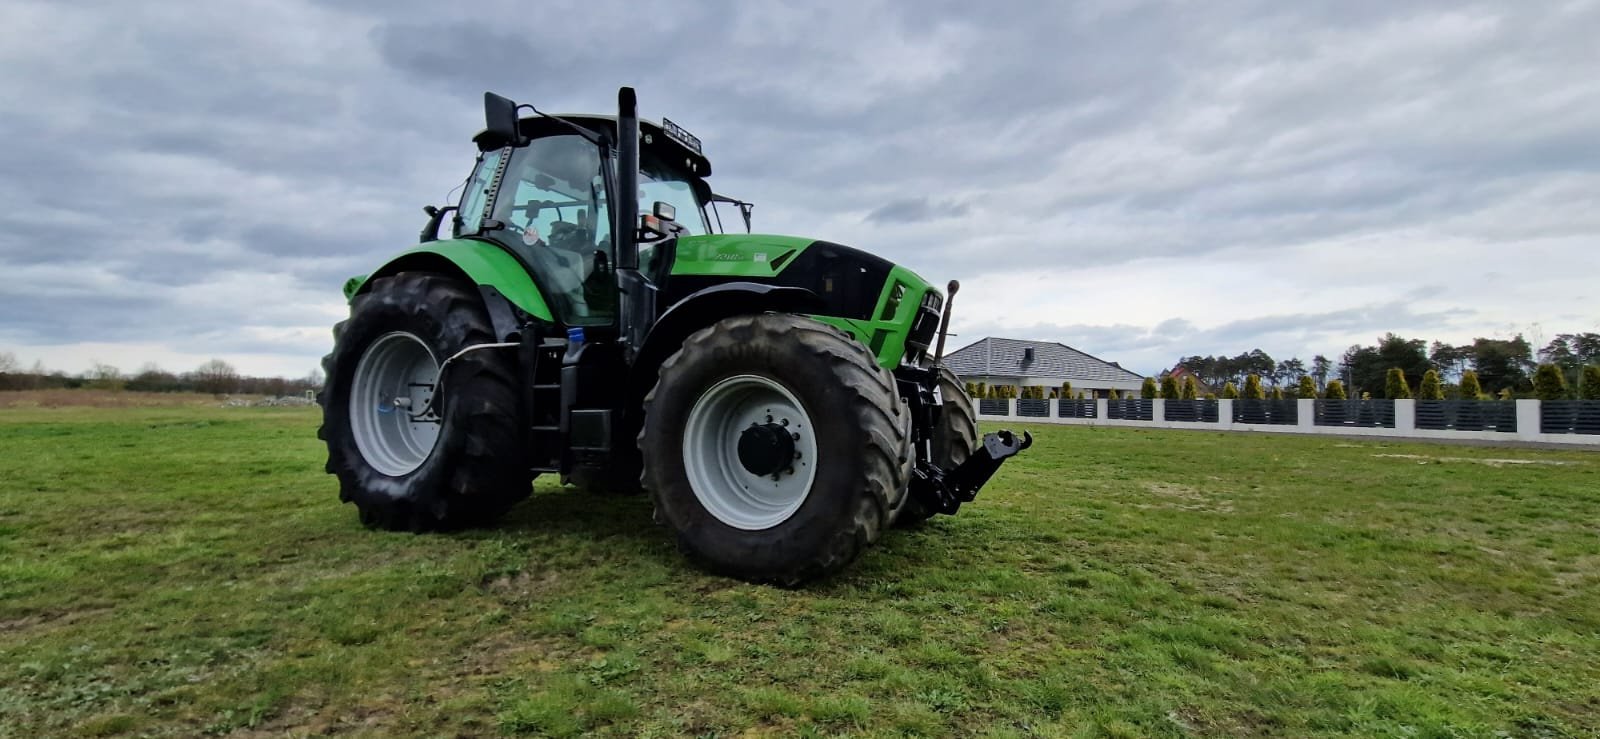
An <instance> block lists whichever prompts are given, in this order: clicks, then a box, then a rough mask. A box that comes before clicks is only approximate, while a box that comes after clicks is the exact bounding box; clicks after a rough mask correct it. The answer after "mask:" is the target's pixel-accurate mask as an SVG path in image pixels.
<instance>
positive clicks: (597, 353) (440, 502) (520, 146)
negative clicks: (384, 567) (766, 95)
mask: <svg viewBox="0 0 1600 739" xmlns="http://www.w3.org/2000/svg"><path fill="white" fill-rule="evenodd" d="M523 109H528V110H530V111H531V112H532V114H533V115H531V116H527V117H523V116H522V115H521V111H522V110H523ZM484 113H485V118H486V121H487V126H486V128H485V130H484V131H483V132H481V133H479V134H478V135H477V136H476V137H475V138H474V139H473V141H474V143H476V144H477V147H478V152H479V153H478V158H477V163H476V165H475V166H474V167H473V170H472V174H471V175H470V176H469V177H468V179H467V182H466V185H465V187H464V191H463V192H462V195H461V200H460V202H459V203H458V204H456V205H454V206H450V207H444V208H436V207H432V206H429V207H428V208H426V209H424V210H425V211H426V212H427V214H428V221H427V224H426V226H425V227H424V228H423V231H422V235H421V239H420V243H419V244H418V245H417V246H416V247H415V248H413V249H411V250H409V251H405V252H402V253H401V254H399V255H397V256H395V257H394V258H393V259H391V260H390V261H389V262H388V263H386V264H384V265H383V266H381V267H379V268H378V269H377V270H376V271H374V272H372V273H371V274H369V275H366V276H365V277H357V278H352V279H351V280H349V281H348V282H347V283H346V284H345V286H344V292H345V297H346V298H348V300H349V304H350V317H349V319H348V320H345V321H343V322H341V323H339V324H338V325H337V326H335V327H334V331H333V333H334V348H333V353H331V354H329V355H328V356H327V358H325V359H324V360H323V369H324V370H325V371H326V373H327V386H326V389H325V390H324V392H323V394H322V395H321V398H320V401H321V404H322V409H323V423H322V428H321V431H320V433H319V436H320V437H321V438H322V439H323V440H324V441H326V442H327V446H328V464H327V470H328V472H330V473H333V474H334V475H336V476H338V479H339V495H340V498H341V499H343V500H344V501H347V502H350V503H353V504H355V506H356V510H357V511H359V513H360V518H361V521H362V522H363V523H365V524H366V525H368V526H372V527H378V528H384V529H396V530H410V531H418V532H420V531H438V530H449V529H456V528H460V527H463V526H470V525H475V524H482V523H486V522H489V521H491V520H493V519H494V518H495V517H497V516H499V515H501V514H502V513H504V512H505V511H506V510H507V509H509V508H510V507H511V506H513V505H515V504H516V503H517V502H519V501H521V500H523V499H524V498H526V497H527V496H528V495H529V492H530V490H531V482H532V479H533V478H534V476H536V475H539V474H547V473H548V474H558V475H560V476H561V479H562V480H563V482H576V483H579V484H586V485H588V486H590V487H595V488H612V489H617V490H630V489H631V490H638V489H639V488H640V487H642V488H643V489H644V490H647V491H648V492H649V494H650V495H651V496H652V499H653V502H654V504H655V512H656V518H657V520H658V521H659V522H660V523H662V524H664V525H665V526H667V527H668V528H670V529H671V530H672V531H673V532H674V533H675V534H676V536H677V539H678V542H679V544H680V546H681V548H682V549H683V550H684V552H685V553H687V554H688V555H689V556H690V557H691V558H692V559H693V560H694V561H696V562H697V563H699V564H700V565H701V566H703V567H705V568H707V569H710V570H712V571H715V572H719V573H724V574H728V575H732V576H735V577H739V578H743V579H746V580H751V581H755V582H769V583H776V584H781V585H795V584H798V583H801V582H803V581H806V580H808V579H811V578H815V577H818V576H822V575H826V574H829V573H832V572H835V571H837V570H839V569H841V568H843V567H845V566H846V565H848V564H850V563H851V562H852V561H854V560H855V558H856V557H857V556H859V555H860V554H861V552H862V550H863V549H864V548H865V547H867V546H869V545H870V544H872V543H873V542H874V541H876V540H877V539H878V537H879V535H880V534H882V532H883V531H884V530H885V529H886V528H888V527H889V526H891V525H894V524H897V523H898V524H913V523H916V522H919V521H922V520H924V519H927V518H929V517H931V516H933V515H934V514H937V513H954V512H956V509H957V508H959V507H960V505H961V504H962V503H963V502H968V501H971V500H972V499H973V497H974V496H975V495H976V494H977V492H978V489H979V488H980V487H982V485H983V484H984V483H985V482H986V481H987V480H988V479H989V477H990V476H991V475H992V474H993V473H994V471H995V470H996V469H998V468H999V466H1000V464H1001V463H1002V462H1003V461H1004V460H1005V459H1006V458H1008V457H1010V456H1012V455H1014V454H1016V453H1017V452H1019V451H1021V450H1022V449H1025V448H1027V446H1028V445H1029V444H1030V443H1031V441H1032V439H1031V437H1029V436H1028V435H1026V434H1024V435H1023V436H1022V437H1020V438H1019V437H1017V436H1015V435H1013V434H1011V433H1009V432H1005V431H1001V432H997V433H992V434H989V435H987V436H984V437H980V436H979V434H978V430H977V425H976V423H975V414H974V411H973V407H972V400H971V398H969V397H968V396H967V394H966V392H965V391H964V390H963V388H962V386H961V383H960V382H959V381H958V380H957V379H956V377H955V375H953V374H952V373H951V372H950V371H949V370H947V369H943V368H941V367H940V366H939V359H940V356H941V354H942V353H943V348H944V337H945V334H946V331H947V329H948V326H949V315H950V307H949V304H948V303H947V302H946V298H945V297H944V296H943V295H942V294H941V293H940V292H939V291H938V290H936V289H933V288H932V287H931V286H930V285H929V284H928V283H927V282H925V281H924V280H922V279H921V278H919V277H918V276H917V275H915V274H913V273H912V272H911V271H910V270H908V269H906V268H904V267H901V266H899V265H895V264H892V263H890V262H888V261H886V260H884V259H881V258H878V257H876V256H873V255H871V254H867V253H864V252H861V251H858V250H856V249H852V248H849V247H846V246H842V245H839V244H833V243H829V242H826V241H818V240H815V239H806V238H796V237H792V236H766V235H755V234H750V233H749V220H750V208H751V206H750V205H749V204H748V203H744V202H741V201H738V200H736V199H733V198H729V197H725V196H721V195H717V194H715V193H713V192H712V190H711V188H710V186H709V185H708V184H707V182H706V178H707V177H708V176H709V175H710V174H711V163H710V161H709V160H707V159H706V157H705V155H704V154H702V153H701V147H700V142H699V140H698V139H696V138H695V137H694V136H692V135H690V134H689V133H688V132H687V131H685V130H683V129H682V128H681V127H678V126H676V125H673V124H672V122H670V121H667V120H663V121H662V122H661V123H660V124H659V125H657V124H655V123H650V122H646V121H640V120H639V118H638V116H637V114H636V112H635V100H634V93H633V90H632V89H630V88H623V89H622V90H621V91H620V93H619V94H618V113H617V115H616V116H615V117H614V118H613V117H610V116H595V115H580V116H552V115H547V114H544V113H541V112H539V111H537V110H534V109H533V108H532V106H527V105H520V106H519V105H517V104H515V103H513V102H512V101H510V100H508V99H506V98H503V97H501V96H499V95H495V94H493V93H485V95H484ZM722 208H736V209H737V211H732V212H730V215H731V214H732V213H734V212H736V213H739V214H742V216H743V220H744V223H745V233H720V231H721V230H722V229H721V227H720V226H721V209H722ZM641 210H643V212H641ZM713 223H715V224H716V225H717V226H718V227H717V228H715V229H713V227H712V225H713ZM447 224H448V232H449V238H447V239H446V238H441V237H440V231H441V230H442V229H444V228H445V227H446V226H447ZM957 288H958V285H957V283H955V282H953V281H952V282H951V283H950V285H949V286H948V291H949V293H950V297H951V298H953V297H954V296H955V292H956V289H957Z"/></svg>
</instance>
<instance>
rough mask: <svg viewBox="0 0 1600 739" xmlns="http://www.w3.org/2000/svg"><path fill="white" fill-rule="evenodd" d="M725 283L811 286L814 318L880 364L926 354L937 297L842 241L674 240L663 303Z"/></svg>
mask: <svg viewBox="0 0 1600 739" xmlns="http://www.w3.org/2000/svg"><path fill="white" fill-rule="evenodd" d="M728 282H755V283H759V284H766V285H777V286H782V287H798V288H803V289H805V290H809V291H811V293H813V294H815V295H816V296H817V297H818V298H820V299H821V301H822V310H821V311H819V312H818V313H817V314H816V316H815V317H816V318H818V319H819V320H823V321H826V322H828V323H832V324H834V325H837V326H839V327H840V328H842V329H844V330H846V331H848V332H850V333H851V334H852V335H854V336H855V337H856V338H857V339H859V340H861V342H862V343H865V344H867V345H869V346H870V347H871V348H872V350H873V352H874V353H875V354H878V356H879V358H880V359H881V360H882V361H883V362H884V363H885V365H886V366H890V367H893V366H896V365H897V364H898V362H899V361H900V360H901V359H902V357H903V356H904V353H905V352H906V351H907V350H908V349H910V350H913V351H918V350H920V351H926V345H927V343H928V342H929V341H930V340H931V339H932V336H933V333H934V331H935V325H936V324H937V323H938V316H939V311H940V308H942V307H943V303H944V295H943V294H942V293H940V292H939V291H938V290H935V289H933V287H932V286H931V285H929V284H928V281H927V280H924V279H922V278H921V277H920V276H918V275H917V274H916V273H915V272H912V271H911V270H909V269H906V268H905V267H902V266H900V265H897V264H894V263H893V262H890V261H889V260H887V259H884V258H882V257H879V256H876V255H873V254H868V253H867V252H864V251H861V250H860V249H854V248H851V247H848V246H844V245H843V244H835V243H833V242H829V241H818V240H816V239H808V238H802V237H796V236H776V235H771V234H712V235H707V236H685V237H682V238H679V239H678V241H677V248H676V251H675V252H674V256H673V261H672V271H671V278H670V279H668V280H666V289H665V291H664V292H665V297H666V300H667V304H668V305H670V304H672V303H675V302H677V301H678V300H681V299H683V298H685V297H687V296H689V295H692V294H694V293H695V292H697V291H699V290H703V289H705V288H708V287H714V286H716V285H719V284H723V283H728Z"/></svg>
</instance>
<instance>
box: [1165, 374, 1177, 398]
mask: <svg viewBox="0 0 1600 739" xmlns="http://www.w3.org/2000/svg"><path fill="white" fill-rule="evenodd" d="M1161 397H1163V398H1167V399H1169V400H1176V399H1177V398H1178V378H1176V377H1173V376H1172V375H1167V376H1166V377H1163V378H1161Z"/></svg>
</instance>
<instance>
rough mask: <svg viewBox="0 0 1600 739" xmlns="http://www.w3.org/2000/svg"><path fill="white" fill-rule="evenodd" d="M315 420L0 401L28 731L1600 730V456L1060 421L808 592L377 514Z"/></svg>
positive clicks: (603, 546) (14, 665) (593, 542)
mask: <svg viewBox="0 0 1600 739" xmlns="http://www.w3.org/2000/svg"><path fill="white" fill-rule="evenodd" d="M316 421H317V418H316V414H315V412H314V411H312V410H308V409H221V408H202V407H176V408H145V407H135V408H115V409H108V408H10V409H5V410H0V735H6V736H18V737H24V736H26V737H33V736H44V735H51V736H54V735H63V734H78V735H123V734H127V735H145V734H149V735H181V736H191V735H196V734H201V733H211V734H230V733H232V734H239V735H251V736H256V735H259V736H284V735H304V734H326V733H335V732H341V733H347V734H353V735H373V736H392V735H396V734H426V735H484V734H489V735H493V734H497V733H510V734H517V733H528V734H541V733H542V734H550V735H576V734H581V733H598V734H611V735H674V736H675V735H702V736H735V735H783V736H787V735H795V734H800V735H812V734H815V735H832V734H864V735H877V736H890V735H901V734H914V735H915V734H921V735H950V734H983V733H992V734H994V735H999V736H1006V735H1024V736H1025V735H1069V736H1071V735H1084V736H1095V735H1109V736H1142V735H1155V736H1161V735H1190V734H1192V735H1241V734H1273V735H1288V736H1302V735H1320V734H1354V735H1402V736H1452V735H1467V736H1474V735H1482V736H1490V735H1495V734H1496V733H1499V732H1504V733H1506V734H1510V735H1514V736H1543V735H1553V736H1559V735H1593V734H1595V733H1597V732H1600V454H1594V453H1584V452H1543V451H1527V450H1506V449H1485V448H1465V447H1455V446H1426V445H1415V444H1391V443H1375V442H1372V441H1341V440H1330V439H1317V438H1300V437H1283V436H1277V435H1273V436H1267V435H1259V436H1258V435H1250V434H1231V435H1224V434H1207V433H1198V432H1178V431H1138V430H1107V429H1100V430H1093V429H1086V428H1062V427H1042V428H1035V429H1034V432H1035V434H1036V436H1037V438H1038V443H1037V444H1036V445H1035V448H1034V449H1033V450H1032V451H1031V452H1029V453H1028V454H1026V455H1025V456H1023V457H1020V458H1019V459H1018V460H1017V461H1015V462H1013V463H1011V464H1010V465H1009V466H1007V467H1006V468H1005V469H1004V470H1003V471H1002V473H1001V474H1000V475H999V476H998V477H997V478H996V479H995V481H994V482H993V483H992V484H991V486H990V488H989V489H988V490H987V491H986V492H985V494H984V495H983V497H981V498H980V499H979V501H978V502H977V503H976V504H974V505H972V506H970V507H968V508H967V509H966V510H964V511H963V512H962V513H961V515H959V516H956V517H940V518H939V519H938V520H936V521H934V522H933V523H932V524H931V525H928V526H925V527H923V528H921V529H920V530H916V531H911V532H895V533H892V534H890V535H889V536H887V537H886V538H885V540H884V541H882V542H881V543H880V545H879V546H878V547H876V548H875V549H873V550H872V551H871V552H869V553H868V554H867V555H866V556H865V557H864V558H863V559H862V560H861V561H860V562H858V563H857V565H856V567H854V568H853V569H852V570H850V571H849V572H847V573H845V574H844V575H842V576H840V577H837V578H835V579H833V580H830V581H827V582H824V583H821V584H818V585H815V586H813V587H810V588H807V589H804V590H800V591H784V590H777V589H772V588H766V587H754V586H749V585H745V584H741V583H738V582H733V581H729V580H726V579H721V578H717V577H711V576H708V575H704V574H701V573H699V572H697V571H694V570H692V569H689V568H688V567H687V566H686V565H685V563H684V561H683V560H682V559H680V558H679V556H678V555H677V554H676V552H675V551H674V549H673V547H672V545H671V543H670V541H669V539H668V537H667V536H666V535H665V534H664V533H663V532H662V531H661V530H659V529H658V528H656V527H655V526H654V525H652V524H651V523H650V510H649V504H648V502H647V501H646V500H645V499H642V498H616V497H596V496H590V495H586V494H582V493H577V492H573V491H570V490H562V489H557V488H555V487H552V486H548V485H547V484H546V483H545V482H544V481H543V480H541V482H540V485H539V492H538V494H536V495H535V496H534V498H532V499H531V500H530V501H529V502H527V503H526V504H524V505H522V506H520V507H518V508H517V509H516V510H515V511H514V512H513V514H512V515H511V516H510V517H509V518H508V519H507V520H505V521H504V522H503V523H502V524H501V525H500V526H498V527H496V528H493V529H488V530H482V531H475V532H469V533H465V534H459V535H451V536H413V535H409V534H390V533H378V532H371V531H366V530H363V529H362V528H361V527H360V526H359V525H358V524H357V523H356V520H355V514H354V511H353V510H351V509H350V508H348V507H345V506H342V505H340V504H339V503H338V501H337V498H336V495H335V491H334V482H333V480H332V478H330V477H329V476H327V475H324V474H323V473H322V460H323V452H322V450H321V448H320V446H319V443H318V442H317V441H316V440H315V438H314V435H313V432H314V429H315V426H316ZM1386 455H1413V456H1386ZM1508 459H1514V460H1529V461H1532V462H1534V463H1533V464H1511V463H1507V462H1504V461H1493V460H1508Z"/></svg>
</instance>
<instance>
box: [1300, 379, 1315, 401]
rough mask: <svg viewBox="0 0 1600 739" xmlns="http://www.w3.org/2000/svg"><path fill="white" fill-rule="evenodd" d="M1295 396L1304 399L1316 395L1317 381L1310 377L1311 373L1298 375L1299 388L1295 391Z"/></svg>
mask: <svg viewBox="0 0 1600 739" xmlns="http://www.w3.org/2000/svg"><path fill="white" fill-rule="evenodd" d="M1295 397H1297V398H1301V399H1305V400H1309V399H1313V398H1315V397H1317V383H1316V381H1315V380H1312V379H1311V375H1301V376H1300V388H1299V390H1298V392H1296V393H1295Z"/></svg>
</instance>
